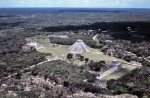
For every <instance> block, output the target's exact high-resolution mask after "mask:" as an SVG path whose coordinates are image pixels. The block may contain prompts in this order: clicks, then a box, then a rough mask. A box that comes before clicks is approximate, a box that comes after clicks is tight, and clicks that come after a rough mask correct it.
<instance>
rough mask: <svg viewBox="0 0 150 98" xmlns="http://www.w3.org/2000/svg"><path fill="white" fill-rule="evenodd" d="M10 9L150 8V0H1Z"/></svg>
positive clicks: (0, 2) (2, 5)
mask: <svg viewBox="0 0 150 98" xmlns="http://www.w3.org/2000/svg"><path fill="white" fill-rule="evenodd" d="M9 7H15V8H18V7H80V8H82V7H84V8H150V0H0V8H9Z"/></svg>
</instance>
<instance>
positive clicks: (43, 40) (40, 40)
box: [26, 36, 50, 44]
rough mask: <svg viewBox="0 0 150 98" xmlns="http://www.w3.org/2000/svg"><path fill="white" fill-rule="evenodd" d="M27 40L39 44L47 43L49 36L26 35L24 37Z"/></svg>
mask: <svg viewBox="0 0 150 98" xmlns="http://www.w3.org/2000/svg"><path fill="white" fill-rule="evenodd" d="M26 41H27V42H36V43H39V44H49V43H50V41H49V38H48V37H44V36H35V37H28V38H26Z"/></svg>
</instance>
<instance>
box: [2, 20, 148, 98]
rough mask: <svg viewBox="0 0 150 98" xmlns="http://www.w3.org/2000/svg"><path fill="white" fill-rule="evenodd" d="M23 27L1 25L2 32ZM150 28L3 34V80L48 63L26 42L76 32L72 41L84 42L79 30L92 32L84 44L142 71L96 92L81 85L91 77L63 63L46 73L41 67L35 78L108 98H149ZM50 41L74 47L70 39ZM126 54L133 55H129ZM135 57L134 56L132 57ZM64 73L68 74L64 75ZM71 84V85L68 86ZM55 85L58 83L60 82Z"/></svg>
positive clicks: (98, 26)
mask: <svg viewBox="0 0 150 98" xmlns="http://www.w3.org/2000/svg"><path fill="white" fill-rule="evenodd" d="M23 24H25V23H24V22H21V23H20V22H19V23H18V22H17V23H7V24H4V23H1V24H0V25H1V26H0V27H1V28H0V29H1V30H4V29H6V28H9V27H10V28H15V27H18V26H22V25H23ZM127 27H130V28H131V29H132V30H133V31H135V30H136V32H131V30H128V29H127ZM137 28H138V29H137ZM149 28H150V23H149V22H111V23H109V22H102V23H94V24H91V25H82V26H60V27H59V26H58V27H43V28H42V29H40V30H39V29H38V30H37V29H24V31H22V32H18V31H13V29H10V31H6V32H2V33H0V58H1V59H0V66H1V69H0V73H1V74H0V76H1V80H2V79H3V78H4V77H6V76H9V75H11V74H12V73H15V72H17V73H18V74H19V71H20V70H21V69H23V68H27V67H29V66H32V65H34V64H37V63H39V62H41V61H44V60H46V59H45V56H47V55H51V54H44V53H39V52H37V51H36V50H23V49H22V46H23V45H24V44H25V43H26V41H25V38H27V37H32V36H35V35H40V34H42V35H44V34H45V32H46V33H47V34H48V35H50V34H53V33H55V32H58V31H64V32H68V31H73V32H74V33H77V36H76V35H74V36H70V37H71V38H73V41H75V40H76V39H77V38H81V39H82V38H83V37H84V34H83V35H82V34H81V35H78V33H80V30H85V31H88V30H91V29H92V30H93V31H92V32H91V33H90V34H87V35H86V36H85V37H84V38H83V40H84V41H85V43H87V44H88V45H89V46H91V47H95V48H98V49H99V51H102V52H103V53H104V54H106V55H110V56H115V57H118V58H122V59H124V60H126V61H128V62H129V61H130V60H135V61H138V62H141V63H142V65H143V67H142V68H141V69H135V70H133V71H132V72H130V73H128V74H127V75H125V76H123V77H122V78H120V79H118V80H110V81H108V83H107V88H108V89H101V88H96V87H94V86H93V85H89V83H88V84H87V83H83V82H81V81H82V80H84V78H85V77H87V75H88V74H87V73H84V72H83V73H80V71H83V70H82V69H79V68H77V66H75V65H69V64H67V63H64V62H61V61H57V62H53V63H54V64H52V66H49V67H50V68H47V66H48V65H50V64H48V63H46V64H45V65H43V66H41V67H42V69H43V70H41V69H40V68H38V67H35V69H34V70H33V71H32V75H33V76H36V75H38V74H44V75H46V76H45V77H50V78H52V80H55V79H56V78H60V77H62V75H63V77H62V81H63V82H62V83H64V85H68V84H70V85H71V87H76V88H83V87H84V91H85V92H92V93H102V94H108V95H115V94H124V93H130V94H133V95H137V96H138V97H140V98H141V97H143V96H147V98H148V97H150V95H149V93H150V92H149V83H148V81H149V77H150V74H149V70H150V69H149V67H150V62H149V58H148V57H149V56H150V54H149V53H150V42H149V39H150V33H149V32H150V29H149ZM103 31H106V32H103ZM95 34H98V36H97V39H98V41H99V45H97V44H96V42H94V41H93V40H92V37H93V35H95ZM50 40H51V41H52V43H57V44H64V45H65V44H67V45H70V44H72V43H73V41H71V39H61V40H59V41H58V39H56V38H50ZM112 49H114V50H115V51H112V54H113V55H111V53H109V51H110V50H112ZM126 52H131V53H130V54H127V53H126ZM132 54H135V55H134V56H132ZM57 65H58V66H57ZM63 65H65V66H63ZM99 65H100V66H102V64H100V63H94V66H92V65H89V66H90V68H91V69H92V70H95V69H96V70H100V67H99ZM62 66H63V67H66V68H67V69H63V70H62V69H61V68H62ZM48 69H49V70H48ZM52 69H55V70H52ZM58 69H60V70H58ZM75 69H76V70H75ZM30 71H31V70H30ZM64 71H65V73H63V72H64ZM36 72H37V73H36ZM75 73H78V74H76V75H74V74H75ZM68 75H69V76H70V77H74V78H70V77H68ZM89 76H90V75H89ZM93 77H94V76H91V79H90V80H92V79H93ZM88 78H90V77H88ZM69 79H70V80H69ZM71 79H73V80H71ZM68 80H69V81H70V82H69V83H68ZM76 80H78V81H76ZM90 80H89V81H90ZM19 81H21V80H19ZM55 82H56V83H58V81H57V80H56V81H55ZM17 83H18V82H17ZM18 85H19V84H18ZM45 87H46V86H45ZM13 89H14V88H13ZM69 89H73V88H69ZM7 90H8V88H7V89H6V91H7ZM17 91H18V90H17ZM33 92H34V91H33ZM37 92H38V91H37ZM19 93H20V96H28V94H31V92H27V93H25V92H22V93H21V92H19ZM32 94H33V93H32Z"/></svg>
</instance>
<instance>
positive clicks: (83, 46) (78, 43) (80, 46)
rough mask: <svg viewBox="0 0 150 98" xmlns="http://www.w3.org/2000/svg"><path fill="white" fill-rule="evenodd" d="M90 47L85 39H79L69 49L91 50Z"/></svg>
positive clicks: (79, 51) (74, 50) (71, 50)
mask: <svg viewBox="0 0 150 98" xmlns="http://www.w3.org/2000/svg"><path fill="white" fill-rule="evenodd" d="M90 49H91V48H90V47H89V46H88V45H86V44H85V43H84V42H83V40H80V39H78V40H77V41H76V42H75V43H74V44H73V45H72V46H70V47H69V48H68V50H69V51H70V52H72V53H79V54H80V53H82V52H90Z"/></svg>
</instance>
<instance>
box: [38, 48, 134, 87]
mask: <svg viewBox="0 0 150 98" xmlns="http://www.w3.org/2000/svg"><path fill="white" fill-rule="evenodd" d="M68 48H69V46H68V45H60V46H58V47H51V46H47V47H45V48H44V49H38V50H37V51H39V52H42V53H52V54H53V55H54V56H57V57H59V58H66V56H67V54H68V53H69V51H68V50H67V49H68ZM73 55H74V56H75V54H73ZM82 55H83V56H84V57H85V58H89V60H93V61H100V60H104V61H105V62H106V64H108V65H109V64H111V62H112V60H114V59H116V60H118V61H119V62H126V61H124V60H122V59H117V58H115V57H110V56H107V55H103V53H102V52H100V51H98V50H96V49H93V48H92V49H91V51H90V52H85V53H82ZM74 64H76V65H82V64H84V61H82V62H81V61H74ZM122 65H123V66H125V67H126V68H125V69H123V70H122V71H118V72H115V73H113V74H110V75H108V76H106V77H104V78H103V79H102V80H100V83H101V84H102V85H104V87H105V86H106V83H107V81H108V80H110V79H117V78H119V77H121V76H123V75H125V74H126V73H128V72H130V71H131V70H133V69H135V68H136V66H132V65H128V64H122Z"/></svg>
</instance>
